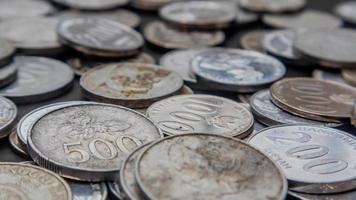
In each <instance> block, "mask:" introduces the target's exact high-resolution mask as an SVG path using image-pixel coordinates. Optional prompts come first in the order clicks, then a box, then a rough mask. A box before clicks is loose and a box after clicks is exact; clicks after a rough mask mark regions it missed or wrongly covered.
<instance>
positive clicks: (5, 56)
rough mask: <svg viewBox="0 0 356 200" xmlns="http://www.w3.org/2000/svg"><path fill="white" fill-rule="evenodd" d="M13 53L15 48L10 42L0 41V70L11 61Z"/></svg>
mask: <svg viewBox="0 0 356 200" xmlns="http://www.w3.org/2000/svg"><path fill="white" fill-rule="evenodd" d="M14 53H15V47H14V46H13V45H12V44H11V43H10V42H8V41H6V40H4V39H0V68H1V67H3V66H5V65H7V64H9V63H10V62H11V61H12V56H13V55H14ZM0 74H1V73H0Z"/></svg>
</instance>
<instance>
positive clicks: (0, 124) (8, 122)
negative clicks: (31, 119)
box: [0, 96, 17, 139]
mask: <svg viewBox="0 0 356 200" xmlns="http://www.w3.org/2000/svg"><path fill="white" fill-rule="evenodd" d="M16 117H17V107H16V105H15V104H14V103H13V102H12V101H10V100H8V99H6V98H4V97H1V96H0V139H1V138H4V137H6V136H7V135H9V134H10V132H11V129H12V128H13V127H14V125H15V123H16Z"/></svg>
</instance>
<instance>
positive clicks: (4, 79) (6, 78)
mask: <svg viewBox="0 0 356 200" xmlns="http://www.w3.org/2000/svg"><path fill="white" fill-rule="evenodd" d="M16 78H17V66H16V65H14V64H9V65H6V66H4V67H0V88H3V87H6V86H7V85H9V84H11V83H13V82H14V81H15V80H16Z"/></svg>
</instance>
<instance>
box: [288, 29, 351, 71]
mask: <svg viewBox="0 0 356 200" xmlns="http://www.w3.org/2000/svg"><path fill="white" fill-rule="evenodd" d="M325 41H328V42H325ZM354 44H356V31H353V30H351V29H327V30H325V29H324V30H307V31H303V32H300V33H297V37H296V40H295V43H294V47H295V49H296V51H297V53H298V54H301V55H302V57H305V58H308V59H310V60H312V61H314V62H317V63H318V64H320V65H321V66H324V67H331V68H344V67H350V68H352V67H355V65H356V54H355V52H356V45H354Z"/></svg>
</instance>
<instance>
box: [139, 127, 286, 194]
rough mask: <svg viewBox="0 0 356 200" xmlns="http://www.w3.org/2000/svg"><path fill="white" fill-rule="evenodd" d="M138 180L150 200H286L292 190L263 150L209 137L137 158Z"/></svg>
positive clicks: (158, 146)
mask: <svg viewBox="0 0 356 200" xmlns="http://www.w3.org/2000/svg"><path fill="white" fill-rule="evenodd" d="M158 158H159V159H158ZM136 179H137V181H138V184H139V187H140V188H141V190H142V191H143V192H144V193H145V194H146V195H147V196H148V197H149V198H150V199H177V200H178V199H192V197H193V199H207V200H212V199H267V198H269V199H284V197H285V195H286V191H287V186H286V181H285V180H284V176H283V175H282V173H281V172H280V170H279V169H278V168H277V167H276V165H275V164H274V163H273V162H272V161H271V160H270V159H268V158H267V157H266V156H265V155H264V154H262V153H261V152H260V151H257V150H256V149H254V148H253V147H251V146H249V145H247V144H246V143H244V142H242V141H240V140H235V139H232V138H229V137H222V136H218V135H210V134H209V135H207V134H185V135H179V136H173V137H168V138H165V139H163V140H159V141H157V142H155V143H153V144H152V145H150V146H149V147H148V148H147V149H146V150H145V151H144V152H143V153H142V154H141V155H140V157H139V158H138V160H137V164H136ZM167 185H169V187H165V186H167ZM256 191H259V192H258V193H256Z"/></svg>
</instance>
